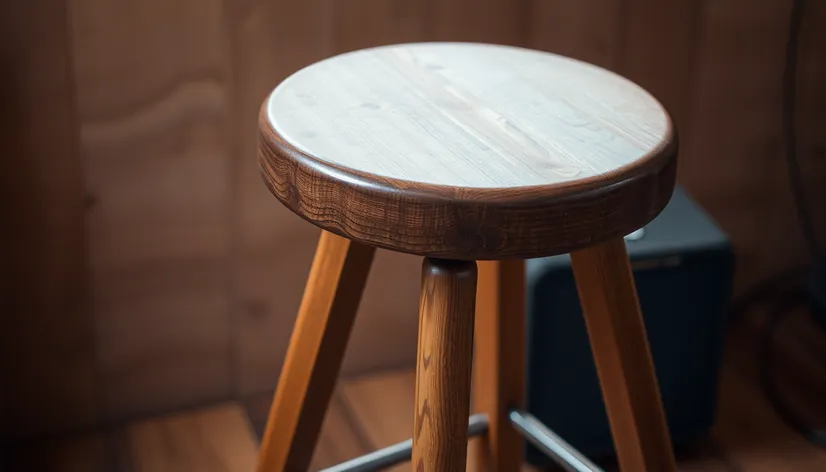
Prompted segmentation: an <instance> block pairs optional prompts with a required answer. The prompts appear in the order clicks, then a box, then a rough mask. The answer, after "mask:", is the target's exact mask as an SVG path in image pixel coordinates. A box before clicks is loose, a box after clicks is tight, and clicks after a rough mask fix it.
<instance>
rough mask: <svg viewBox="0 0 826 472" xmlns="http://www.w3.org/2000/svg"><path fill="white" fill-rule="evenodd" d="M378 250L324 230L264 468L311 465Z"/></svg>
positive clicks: (265, 443)
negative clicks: (371, 266) (371, 265)
mask: <svg viewBox="0 0 826 472" xmlns="http://www.w3.org/2000/svg"><path fill="white" fill-rule="evenodd" d="M374 252H375V250H374V249H373V248H371V247H367V246H362V245H360V244H358V243H354V242H351V241H349V240H347V239H344V238H340V237H338V236H336V235H334V234H331V233H327V232H323V233H322V234H321V239H320V240H319V243H318V249H317V250H316V256H315V259H314V260H313V266H312V268H311V269H310V277H309V280H308V281H307V288H306V290H305V291H304V297H303V299H302V301H301V308H300V309H299V314H298V319H297V321H296V325H295V328H294V329H293V335H292V338H291V339H290V347H289V350H288V351H287V359H286V360H285V362H284V370H283V372H282V373H281V378H280V379H279V381H278V388H277V389H276V392H275V398H274V399H273V404H272V407H271V409H270V415H269V419H268V420H267V429H266V431H265V432H264V438H263V439H262V441H261V455H260V458H259V462H258V470H259V472H269V471H273V470H277V471H306V470H307V467H308V466H309V464H310V460H311V458H312V454H313V450H314V449H315V445H316V441H317V439H318V434H319V431H320V429H321V424H322V421H323V419H324V414H325V412H326V411H327V405H328V404H329V402H330V398H331V396H332V394H333V387H334V386H335V382H336V379H337V378H338V373H339V369H340V368H341V362H342V358H343V357H344V350H345V348H346V347H347V341H348V340H349V338H350V330H351V329H352V327H353V321H354V320H355V317H356V311H357V310H358V306H359V302H360V301H361V295H362V291H363V290H364V285H365V282H366V281H367V273H368V272H369V270H370V264H371V262H372V260H373V254H374Z"/></svg>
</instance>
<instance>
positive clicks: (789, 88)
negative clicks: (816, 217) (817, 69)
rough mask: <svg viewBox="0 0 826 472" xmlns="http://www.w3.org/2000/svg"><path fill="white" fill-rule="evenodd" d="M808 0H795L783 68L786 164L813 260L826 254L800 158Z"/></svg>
mask: <svg viewBox="0 0 826 472" xmlns="http://www.w3.org/2000/svg"><path fill="white" fill-rule="evenodd" d="M804 7H805V2H804V0H794V3H793V4H792V11H791V15H790V19H789V36H788V39H787V41H786V64H785V68H784V70H783V134H784V141H785V146H786V165H787V167H788V173H789V186H790V187H791V192H792V197H793V199H794V203H795V209H796V211H797V220H798V223H799V224H800V229H801V231H802V233H803V238H804V239H805V240H806V247H807V248H808V249H809V254H810V256H811V257H812V259H815V260H820V259H822V257H823V254H822V253H821V250H820V246H819V245H818V242H817V232H816V230H815V227H814V222H813V220H812V213H811V210H810V208H809V202H808V200H807V198H806V192H805V189H804V185H803V179H802V178H801V171H800V162H799V161H798V159H797V130H796V127H797V63H798V50H799V49H800V33H801V30H802V23H803V10H804Z"/></svg>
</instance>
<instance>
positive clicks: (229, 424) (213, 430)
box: [127, 403, 258, 472]
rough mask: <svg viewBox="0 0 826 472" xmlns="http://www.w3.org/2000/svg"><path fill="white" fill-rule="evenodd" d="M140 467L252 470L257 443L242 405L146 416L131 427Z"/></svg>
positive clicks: (152, 471)
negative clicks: (150, 418) (148, 417)
mask: <svg viewBox="0 0 826 472" xmlns="http://www.w3.org/2000/svg"><path fill="white" fill-rule="evenodd" d="M127 438H128V442H129V451H130V455H131V457H132V461H133V465H134V470H135V472H167V471H169V472H249V471H252V470H254V469H255V460H256V455H257V451H258V447H257V444H256V441H255V437H254V435H253V432H252V428H251V427H250V425H249V422H248V420H247V417H246V414H245V412H244V410H243V408H242V407H241V406H239V405H238V404H235V403H232V404H226V405H223V406H219V407H216V408H210V409H205V410H201V411H197V412H187V413H180V414H177V415H174V416H170V417H165V418H160V419H153V420H148V421H143V422H141V423H137V424H135V425H133V426H130V427H129V428H128V429H127Z"/></svg>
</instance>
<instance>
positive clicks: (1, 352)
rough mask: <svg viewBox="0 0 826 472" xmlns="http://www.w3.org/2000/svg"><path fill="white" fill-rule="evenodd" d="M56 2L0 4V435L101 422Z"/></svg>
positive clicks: (62, 13) (74, 138)
mask: <svg viewBox="0 0 826 472" xmlns="http://www.w3.org/2000/svg"><path fill="white" fill-rule="evenodd" d="M66 26H67V11H66V5H65V4H64V2H60V1H48V2H3V3H2V5H0V70H2V73H0V97H2V99H0V142H2V143H3V159H2V162H3V169H2V171H0V219H1V220H2V226H1V228H2V229H0V264H2V275H0V333H2V340H0V385H2V388H0V437H6V436H28V435H31V434H36V433H42V432H44V431H55V430H65V429H66V428H70V427H76V426H82V425H86V424H89V423H92V422H94V421H96V420H97V419H98V413H99V411H98V408H97V406H98V405H97V400H98V392H99V388H100V385H99V384H98V382H97V377H96V369H95V343H94V320H93V318H92V313H91V312H90V311H89V310H88V304H87V302H88V297H87V295H88V292H87V291H88V284H87V282H88V272H87V270H86V269H87V265H86V241H85V232H84V215H83V176H82V167H81V159H80V152H79V151H80V148H79V140H78V128H77V120H76V109H75V98H74V83H73V81H72V76H71V51H70V49H69V41H68V40H69V35H68V31H67V29H66Z"/></svg>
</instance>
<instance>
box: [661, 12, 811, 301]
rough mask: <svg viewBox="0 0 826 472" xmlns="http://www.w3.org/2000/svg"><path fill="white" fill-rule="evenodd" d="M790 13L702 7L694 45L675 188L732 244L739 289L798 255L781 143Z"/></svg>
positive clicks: (800, 251)
mask: <svg viewBox="0 0 826 472" xmlns="http://www.w3.org/2000/svg"><path fill="white" fill-rule="evenodd" d="M789 8H790V2H763V3H761V4H760V5H759V6H758V5H756V4H755V3H753V2H750V1H748V0H720V1H708V2H706V4H705V13H704V17H703V21H704V25H703V28H702V35H701V37H700V38H699V39H698V47H699V48H700V51H699V52H700V56H699V59H698V62H697V71H696V79H695V82H694V84H693V87H694V90H693V92H692V97H691V101H690V103H691V106H690V107H689V109H688V110H687V112H688V114H689V115H688V117H689V120H690V124H689V129H688V132H687V133H686V135H685V136H684V137H683V142H682V146H681V152H682V154H681V163H680V170H679V177H678V178H679V180H680V182H682V183H683V184H684V185H685V186H686V187H687V189H688V191H689V192H691V194H692V195H693V196H694V197H695V198H696V199H697V200H698V201H699V202H700V203H701V204H702V205H703V206H704V207H705V208H706V209H707V210H708V211H709V212H710V213H711V214H712V215H713V216H714V218H715V219H716V220H717V221H718V223H719V224H720V226H722V228H723V229H724V230H725V231H726V232H727V233H728V234H729V235H730V236H731V238H732V240H733V241H734V244H735V249H736V252H737V256H738V260H737V264H738V272H737V274H738V275H737V278H736V284H737V286H738V287H744V286H747V285H748V284H750V283H753V282H754V281H755V280H756V279H758V278H760V277H763V276H766V275H767V274H769V273H772V272H775V271H777V270H780V269H782V268H783V267H785V266H788V265H790V264H793V263H795V262H798V261H801V260H802V259H803V257H804V255H805V252H804V251H805V250H804V249H803V245H802V240H801V238H800V234H799V232H798V231H797V223H796V220H795V217H794V211H793V206H792V202H791V197H790V193H789V188H788V184H787V178H786V175H787V174H786V167H785V163H784V151H783V146H782V139H781V138H782V136H781V130H782V127H781V111H782V110H781V82H782V75H783V72H782V70H783V62H784V56H785V44H786V34H787V29H788V18H789ZM688 133H690V134H688Z"/></svg>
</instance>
